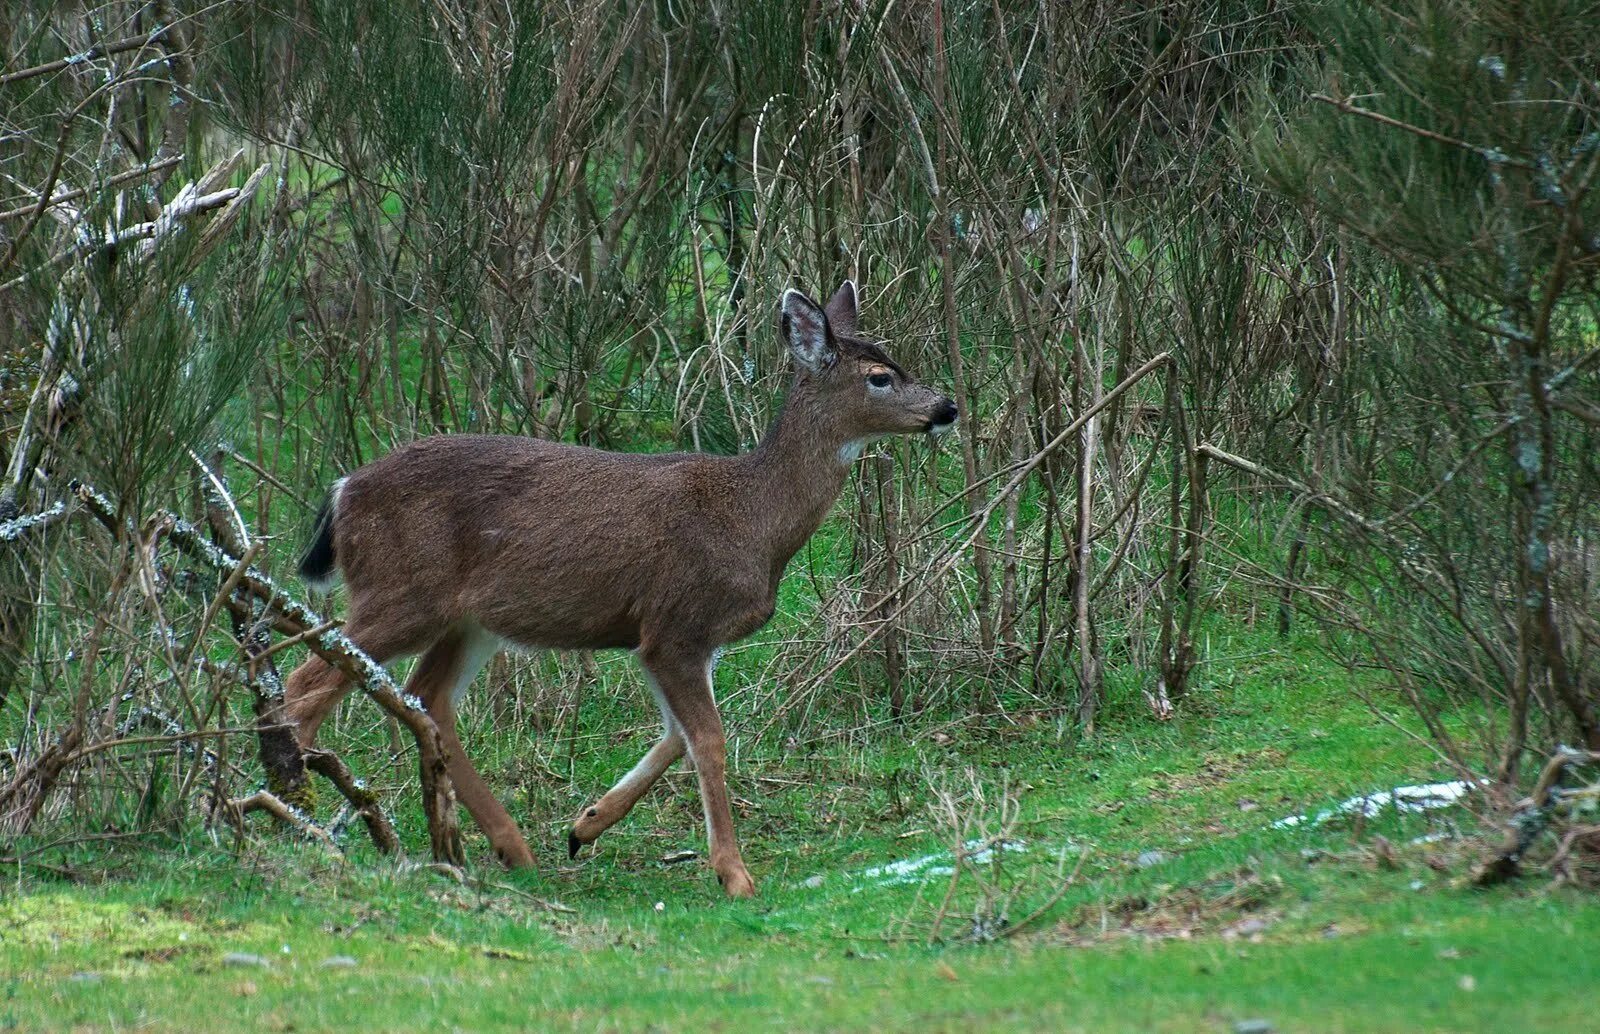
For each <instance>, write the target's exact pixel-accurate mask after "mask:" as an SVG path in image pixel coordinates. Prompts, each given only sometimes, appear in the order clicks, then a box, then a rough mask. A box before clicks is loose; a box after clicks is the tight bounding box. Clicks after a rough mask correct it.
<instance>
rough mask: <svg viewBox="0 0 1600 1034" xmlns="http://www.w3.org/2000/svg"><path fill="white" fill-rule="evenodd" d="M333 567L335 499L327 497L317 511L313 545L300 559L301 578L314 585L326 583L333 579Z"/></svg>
mask: <svg viewBox="0 0 1600 1034" xmlns="http://www.w3.org/2000/svg"><path fill="white" fill-rule="evenodd" d="M333 567H334V556H333V501H332V499H325V500H323V502H322V509H320V510H318V511H317V524H316V530H315V531H313V532H312V535H311V545H310V546H308V547H307V548H306V555H305V556H304V557H303V558H302V559H301V560H300V579H301V580H302V581H305V582H308V583H310V584H312V585H326V584H327V583H329V582H331V581H333Z"/></svg>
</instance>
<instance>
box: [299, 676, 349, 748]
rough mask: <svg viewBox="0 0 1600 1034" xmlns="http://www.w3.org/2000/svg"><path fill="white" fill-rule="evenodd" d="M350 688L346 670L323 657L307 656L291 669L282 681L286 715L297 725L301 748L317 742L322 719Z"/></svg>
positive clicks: (337, 704)
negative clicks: (343, 670) (336, 666)
mask: <svg viewBox="0 0 1600 1034" xmlns="http://www.w3.org/2000/svg"><path fill="white" fill-rule="evenodd" d="M350 688H351V687H350V680H349V679H348V678H347V677H346V676H345V673H344V672H342V671H340V670H339V669H338V668H335V667H334V666H333V665H331V664H329V663H328V662H327V661H325V660H323V659H322V658H321V657H316V656H312V657H308V658H307V659H306V661H305V663H303V664H301V665H300V666H299V667H298V668H296V669H295V670H294V671H291V672H290V673H289V678H288V679H287V680H286V681H285V682H284V684H283V717H284V720H285V721H287V722H288V723H289V724H290V725H293V726H294V735H295V739H296V740H298V741H299V743H300V749H301V750H309V749H311V746H312V745H313V744H315V743H316V742H317V730H318V729H319V728H321V726H322V720H323V719H324V718H326V717H328V715H329V714H330V713H332V711H333V709H334V708H335V707H338V706H339V701H341V700H343V699H344V698H345V694H347V693H349V692H350Z"/></svg>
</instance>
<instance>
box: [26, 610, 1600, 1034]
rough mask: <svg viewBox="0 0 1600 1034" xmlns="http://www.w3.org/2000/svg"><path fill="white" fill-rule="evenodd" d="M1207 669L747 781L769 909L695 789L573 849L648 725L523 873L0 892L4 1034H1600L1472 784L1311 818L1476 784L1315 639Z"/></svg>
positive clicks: (265, 857) (215, 870) (535, 827)
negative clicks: (1117, 697)
mask: <svg viewBox="0 0 1600 1034" xmlns="http://www.w3.org/2000/svg"><path fill="white" fill-rule="evenodd" d="M1211 656H1213V657H1215V658H1217V660H1215V661H1214V662H1213V663H1212V664H1211V665H1210V667H1209V668H1208V670H1207V672H1206V677H1205V678H1204V679H1202V680H1201V683H1202V684H1201V685H1200V686H1199V687H1198V688H1197V690H1196V691H1195V692H1194V693H1193V694H1192V695H1191V696H1190V697H1189V698H1188V699H1186V700H1185V701H1183V703H1182V706H1181V708H1180V711H1179V714H1178V716H1177V717H1176V718H1175V719H1174V720H1172V721H1170V722H1156V721H1154V720H1152V719H1151V718H1149V717H1148V715H1147V714H1145V713H1142V709H1141V708H1140V707H1139V706H1138V705H1137V704H1136V703H1135V702H1134V701H1132V700H1127V701H1121V702H1120V703H1119V705H1118V706H1116V707H1112V708H1108V712H1107V713H1108V715H1109V716H1110V719H1109V720H1108V721H1106V722H1104V723H1103V724H1102V725H1101V727H1100V729H1099V730H1098V731H1097V732H1096V734H1095V735H1094V737H1092V738H1090V739H1078V738H1075V737H1071V736H1063V735H1062V733H1061V730H1062V728H1063V725H1062V721H1061V718H1060V717H1059V716H1052V715H1048V714H1039V713H1031V714H1030V713H1024V714H1021V715H1016V714H1013V715H1012V716H1011V717H1010V718H1008V719H1006V720H1003V721H1002V720H998V719H995V718H992V717H989V718H971V719H969V720H966V721H962V722H957V723H953V724H952V723H946V724H941V725H939V726H937V727H936V728H935V727H933V726H931V725H925V724H924V725H918V726H915V727H914V731H912V732H910V733H908V734H907V735H906V736H904V737H898V738H890V737H888V736H881V735H880V736H879V737H878V738H877V739H875V740H870V741H866V742H865V743H857V744H855V745H853V746H851V747H850V748H848V751H849V753H848V754H845V753H842V752H843V751H844V750H845V749H846V748H843V747H841V748H839V749H840V751H841V753H839V754H830V753H828V752H827V751H825V750H805V749H800V750H794V751H789V752H783V753H777V752H774V753H773V755H772V756H770V757H764V756H759V755H755V754H746V755H744V756H741V757H739V758H738V759H737V762H736V764H735V767H734V773H733V780H734V782H733V791H734V794H735V796H736V797H737V798H738V800H739V803H740V811H741V814H740V816H739V831H740V833H741V836H742V838H743V843H744V850H745V857H746V859H747V861H748V862H749V864H750V867H751V870H752V872H753V874H754V875H755V877H756V880H757V882H758V884H759V886H760V889H761V896H760V898H759V899H757V900H755V901H752V902H726V901H724V900H722V899H721V896H720V892H719V890H718V888H717V884H716V881H715V879H714V877H713V876H712V875H711V874H710V872H709V870H708V869H707V868H706V867H705V866H704V864H703V862H702V861H700V860H690V861H686V862H681V863H678V864H666V863H665V862H664V861H663V859H664V858H666V857H668V856H670V855H671V854H673V853H674V852H680V851H683V850H686V849H687V850H702V851H703V839H702V837H703V834H702V833H701V832H700V830H699V828H698V822H699V815H700V809H699V803H698V795H697V793H696V792H695V789H694V781H693V775H692V774H690V773H683V772H675V773H674V774H672V775H670V776H669V777H668V778H667V779H666V781H665V785H663V786H660V787H657V788H656V789H655V790H654V791H653V792H652V793H651V794H650V796H649V797H648V798H647V799H646V800H645V801H644V802H642V803H641V804H640V806H639V807H638V809H636V810H635V812H634V814H633V815H632V816H631V817H630V818H629V819H628V820H627V821H626V822H624V823H623V824H622V825H620V826H618V827H617V828H615V829H613V830H612V831H611V832H609V833H608V834H607V835H606V836H605V837H603V838H602V839H601V840H600V842H599V843H598V844H597V845H596V847H595V848H594V849H593V850H592V851H591V852H586V853H585V855H584V856H582V857H580V858H579V859H578V860H577V861H576V862H569V861H568V860H567V858H566V855H565V851H564V846H565V820H566V819H567V818H569V817H570V814H569V812H575V811H576V807H577V805H578V803H580V802H581V800H583V799H584V798H585V797H586V795H589V794H592V793H593V792H595V791H596V790H598V789H603V787H604V786H605V785H606V783H607V782H608V781H609V780H610V779H611V778H614V777H615V775H616V774H617V773H619V772H621V771H624V770H625V769H626V768H627V767H628V765H630V764H631V763H632V760H633V759H634V758H635V757H636V756H637V754H638V753H639V752H640V751H642V749H643V747H644V746H645V745H646V744H647V742H648V738H649V734H648V729H647V728H644V727H641V728H640V729H639V730H638V732H637V734H636V735H630V736H628V737H625V738H621V739H616V740H614V741H609V740H608V741H607V742H606V743H605V744H604V746H601V747H597V748H596V749H595V750H594V751H592V752H590V753H589V754H586V755H585V756H584V757H583V758H582V759H581V761H580V764H579V765H578V767H577V770H576V774H575V778H574V783H575V784H577V785H575V786H573V787H569V788H567V790H566V791H565V792H566V794H567V796H570V798H571V799H570V801H567V800H566V798H565V797H563V798H562V800H563V801H564V802H565V803H567V804H570V805H571V807H570V809H568V810H567V811H563V812H562V813H561V814H545V813H544V811H545V810H546V809H548V808H550V807H554V805H553V804H552V803H551V802H550V801H549V800H535V801H528V800H519V799H518V797H517V796H516V794H511V795H509V799H510V800H511V801H512V802H513V804H512V811H513V813H514V814H517V815H519V816H520V817H522V818H524V819H525V820H527V821H528V828H529V830H530V832H532V833H533V836H532V837H530V842H531V843H533V844H534V846H535V850H536V851H537V852H538V853H539V855H540V863H541V866H542V870H541V871H540V872H539V873H537V874H532V873H529V874H524V873H506V872H503V871H500V870H498V869H495V868H493V867H490V866H487V865H485V866H483V867H480V868H477V869H474V870H473V872H472V873H471V874H470V875H469V878H468V880H467V882H464V883H463V882H460V881H458V880H456V879H452V878H450V877H449V876H448V875H444V874H440V873H438V872H435V871H431V870H429V869H426V868H420V867H410V868H406V867H403V866H397V865H396V864H395V863H393V862H390V861H386V860H383V859H379V858H377V857H375V856H372V855H371V854H370V853H368V852H367V849H366V848H365V847H364V846H363V845H360V844H357V843H356V840H357V839H358V838H357V837H356V836H355V835H352V837H351V841H352V846H351V850H350V854H349V855H348V857H346V858H343V859H341V858H336V857H334V856H331V855H330V854H328V853H327V852H326V851H325V850H324V849H322V848H319V847H315V846H311V845H297V844H294V843H290V842H288V840H287V838H285V837H283V836H281V835H271V834H270V833H269V831H268V829H267V827H265V826H262V827H260V831H261V832H262V833H263V836H262V838H261V839H260V840H259V841H255V842H246V843H245V844H244V845H242V846H241V845H238V844H235V843H233V842H232V839H231V837H225V836H219V837H217V838H213V837H210V836H206V835H201V834H196V833H188V834H184V835H181V836H176V837H174V838H173V839H171V840H169V841H167V842H165V843H152V842H151V841H150V840H148V839H146V840H142V841H140V842H139V844H138V845H137V847H136V848H128V849H125V850H120V851H116V852H114V853H112V854H110V855H107V854H105V853H104V852H103V851H101V852H99V853H97V854H96V855H95V856H94V858H95V861H94V863H93V864H90V863H88V862H83V863H81V864H80V863H77V862H74V861H73V858H74V857H75V856H74V855H73V854H72V852H71V851H59V852H56V853H54V854H51V855H48V856H47V855H42V854H41V855H38V856H36V857H37V858H40V859H43V858H45V857H49V858H50V859H51V861H50V863H49V864H50V865H53V866H55V868H42V867H39V866H34V865H21V866H18V867H16V868H15V869H14V870H13V872H12V873H11V876H10V878H9V879H8V880H7V883H8V885H7V886H6V887H5V888H4V889H0V1030H11V1029H20V1030H62V1029H96V1030H98V1029H105V1030H124V1029H152V1030H207V1031H216V1030H282V1031H290V1030H293V1031H321V1030H336V1029H337V1030H352V1029H362V1030H410V1029H424V1028H427V1029H440V1028H444V1029H460V1030H487V1029H526V1030H552V1029H553V1030H565V1029H579V1030H642V1029H653V1030H686V1029H703V1030H730V1031H733V1030H749V1029H795V1030H802V1029H803V1030H854V1029H893V1030H908V1029H915V1030H919V1031H924V1030H929V1031H931V1030H962V1029H972V1028H975V1027H979V1026H981V1027H982V1028H984V1029H1003V1030H1093V1031H1109V1030H1137V1031H1189V1030H1202V1031H1205V1030H1215V1031H1224V1032H1227V1031H1265V1030H1278V1031H1300V1030H1311V1031H1346V1030H1349V1031H1356V1030H1371V1031H1395V1030H1451V1031H1465V1030H1485V1031H1487V1030H1585V1029H1593V1028H1592V1023H1593V1021H1594V999H1593V990H1594V988H1595V987H1597V986H1600V955H1597V954H1596V953H1595V952H1594V951H1593V945H1594V944H1596V943H1597V938H1600V900H1596V899H1595V898H1594V897H1592V896H1585V895H1583V894H1580V893H1577V892H1573V891H1569V890H1559V889H1551V888H1550V887H1549V886H1547V885H1546V884H1544V883H1543V882H1542V881H1541V880H1540V879H1539V878H1537V877H1534V878H1530V879H1528V880H1525V881H1523V882H1522V883H1521V884H1517V885H1512V886H1509V887H1503V888H1499V889H1496V890H1493V891H1480V890H1471V889H1466V888H1465V887H1464V886H1463V876H1464V875H1465V873H1466V872H1467V871H1468V870H1469V869H1470V867H1471V864H1472V862H1473V860H1474V859H1475V858H1476V857H1477V852H1478V851H1479V850H1480V848H1479V847H1478V846H1477V845H1476V844H1475V843H1474V842H1473V841H1472V840H1471V839H1470V837H1471V835H1472V833H1473V832H1474V830H1475V829H1476V822H1475V819H1474V816H1473V808H1472V803H1471V801H1472V795H1470V794H1469V795H1468V796H1467V797H1466V798H1465V799H1464V800H1463V801H1462V802H1461V803H1459V804H1456V805H1453V806H1450V807H1441V808H1438V809H1426V810H1416V811H1410V812H1407V813H1400V812H1397V811H1396V810H1395V809H1394V808H1393V807H1384V808H1380V809H1376V813H1375V814H1373V815H1372V816H1370V817H1366V816H1358V815H1357V814H1355V813H1353V812H1347V813H1339V814H1335V815H1333V816H1332V817H1331V818H1329V819H1327V820H1326V821H1321V822H1318V821H1315V816H1316V815H1317V813H1318V812H1320V811H1322V810H1325V809H1335V810H1336V809H1337V805H1338V804H1339V802H1341V801H1344V800H1347V799H1349V798H1351V797H1352V796H1355V795H1360V794H1366V793H1372V792H1376V791H1385V790H1390V789H1392V788H1394V787H1398V786H1404V785H1411V784H1429V783H1439V782H1444V781H1447V780H1450V779H1452V778H1453V777H1454V773H1452V772H1450V771H1449V770H1448V769H1447V768H1446V766H1444V765H1443V764H1442V763H1440V762H1439V761H1438V759H1437V758H1435V757H1434V756H1433V754H1432V753H1431V751H1430V750H1429V749H1428V747H1427V746H1426V745H1425V743H1424V742H1423V741H1422V740H1420V739H1419V738H1417V737H1416V736H1415V735H1414V733H1415V729H1414V727H1413V723H1412V722H1411V720H1410V719H1409V717H1408V716H1407V715H1405V714H1404V713H1402V711H1401V709H1400V707H1399V705H1398V704H1396V705H1394V706H1393V707H1392V708H1389V709H1388V713H1384V711H1383V710H1375V709H1374V708H1373V707H1371V706H1368V705H1364V704H1362V703H1360V702H1358V700H1357V699H1356V694H1355V693H1353V692H1352V691H1351V689H1352V687H1350V686H1349V684H1348V679H1349V676H1348V675H1347V674H1346V673H1345V672H1344V671H1343V670H1342V669H1339V668H1337V667H1334V666H1332V665H1330V664H1329V663H1328V662H1327V661H1326V660H1325V659H1323V658H1322V657H1320V656H1319V655H1317V654H1316V653H1315V652H1314V651H1313V650H1311V649H1310V648H1309V647H1306V646H1303V645H1301V646H1280V645H1278V644H1277V642H1276V641H1275V640H1263V639H1261V638H1259V637H1253V636H1251V635H1250V634H1247V633H1244V632H1239V633H1238V635H1237V636H1236V637H1235V638H1234V639H1232V640H1226V639H1224V640H1220V641H1215V642H1212V643H1211ZM1230 657H1231V658H1232V659H1231V660H1230V659H1228V658H1230ZM1334 690H1337V691H1334ZM1114 703H1115V702H1114ZM641 706H642V705H641ZM1377 706H1378V707H1379V708H1382V706H1383V705H1381V704H1379V705H1377ZM1119 716H1120V717H1119ZM468 742H469V743H471V742H473V740H471V739H469V740H468ZM480 742H481V741H480ZM494 746H495V748H496V750H497V751H498V752H497V753H496V752H493V751H491V756H492V757H493V758H495V759H496V760H494V761H491V763H489V764H487V765H485V768H486V770H487V771H488V772H490V773H491V779H492V780H496V781H498V782H500V783H501V785H502V786H506V785H508V784H510V785H514V784H515V783H516V779H515V778H513V777H512V776H511V775H510V773H513V772H516V771H517V770H518V769H517V754H516V751H515V749H514V747H515V744H510V743H499V742H496V743H495V744H494ZM590 754H592V756H590ZM1002 764H1003V765H1004V768H1002V767H1001V766H1002ZM969 769H970V770H971V772H972V773H975V775H969V774H968V770H969ZM537 778H541V779H542V778H544V777H543V776H538V777H537ZM940 785H942V786H944V787H945V788H946V789H947V790H949V791H951V792H955V793H957V795H958V796H960V795H961V794H960V791H962V790H963V789H965V790H968V791H970V790H972V788H973V787H974V785H976V786H977V787H978V788H979V790H980V791H981V794H982V797H983V802H979V801H977V800H976V799H975V795H974V794H973V793H970V792H969V793H967V794H966V795H965V796H966V800H965V803H964V804H962V805H961V807H960V809H958V811H959V812H960V813H961V814H963V815H965V816H966V817H967V818H969V819H973V820H974V821H977V820H983V822H987V823H988V825H987V826H986V827H985V828H983V829H978V828H977V827H974V829H971V830H968V831H967V834H966V835H973V834H974V832H976V833H977V834H978V835H982V834H983V833H994V832H995V831H997V830H998V829H1000V827H1001V822H1002V815H1001V813H1002V811H1003V809H1002V807H1001V804H1000V801H1001V800H1002V799H1003V798H1004V797H1005V796H1006V794H1007V793H1008V792H1009V793H1010V794H1011V795H1013V796H1014V797H1015V799H1016V809H1015V811H1016V814H1015V821H1014V823H1012V824H1011V825H1010V826H1009V827H1007V829H1008V834H1009V839H1007V841H1006V842H1005V843H1004V845H1002V846H1001V848H1000V849H998V850H997V849H994V848H995V845H993V844H988V845H978V847H979V849H981V848H982V847H984V846H987V847H989V848H990V850H989V851H988V853H987V854H984V855H982V856H980V861H979V863H978V864H976V865H963V866H960V867H959V868H957V869H956V871H955V873H954V874H952V872H951V869H952V865H951V859H950V856H949V852H950V849H951V846H952V844H953V843H954V842H955V841H956V840H957V839H958V838H959V836H961V835H963V834H959V833H957V832H955V831H953V830H952V828H951V826H950V824H949V822H947V821H945V820H942V819H941V818H940V817H939V810H938V808H936V807H934V804H933V802H934V799H935V796H936V795H935V794H934V793H933V792H932V788H933V787H935V786H940ZM534 808H537V809H539V810H538V811H535V810H533V809H534ZM397 812H398V814H397V815H396V818H397V820H398V821H399V823H400V824H401V826H402V827H403V828H404V829H405V830H406V833H407V835H408V837H409V838H412V839H416V838H417V837H418V835H419V834H420V830H417V829H415V828H413V827H416V826H419V825H420V816H419V815H418V814H417V812H416V811H415V809H414V808H412V809H404V808H402V809H397ZM1297 815H1308V816H1311V819H1310V820H1308V821H1304V822H1300V823H1298V824H1295V825H1292V826H1286V825H1283V824H1281V823H1280V820H1282V819H1285V818H1289V817H1292V816H1297ZM259 821H262V822H264V821H265V820H259ZM980 825H981V823H980ZM470 847H471V849H472V851H473V852H474V857H475V858H480V859H482V858H484V855H485V852H484V845H483V842H482V840H481V838H478V837H477V835H476V833H475V832H474V833H473V834H472V837H471V844H470ZM85 857H87V856H85ZM1068 881H1070V885H1067V886H1065V887H1063V884H1064V883H1068ZM1057 895H1059V898H1058V899H1057ZM996 896H999V897H1000V898H1001V899H1004V898H1005V897H1007V896H1010V900H1009V902H1007V903H1005V904H1004V906H1003V907H1001V906H1000V905H997V904H993V903H991V904H989V905H987V906H985V905H984V902H985V901H986V900H992V899H993V898H995V897H996ZM1052 899H1056V900H1054V904H1053V905H1051V906H1050V907H1049V908H1048V909H1046V910H1044V911H1043V912H1042V913H1040V914H1038V915H1037V916H1036V917H1034V918H1031V920H1030V919H1029V917H1032V916H1034V914H1035V913H1036V912H1038V911H1039V909H1040V908H1041V906H1045V905H1049V904H1050V902H1051V901H1052ZM941 913H942V914H943V919H942V920H938V922H939V937H938V941H937V943H930V934H931V933H932V928H933V925H934V923H935V922H936V919H937V917H938V916H939V915H940V914H941ZM1001 915H1003V916H1004V919H1005V921H1004V922H1002V921H1001V920H1000V916H1001Z"/></svg>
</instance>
